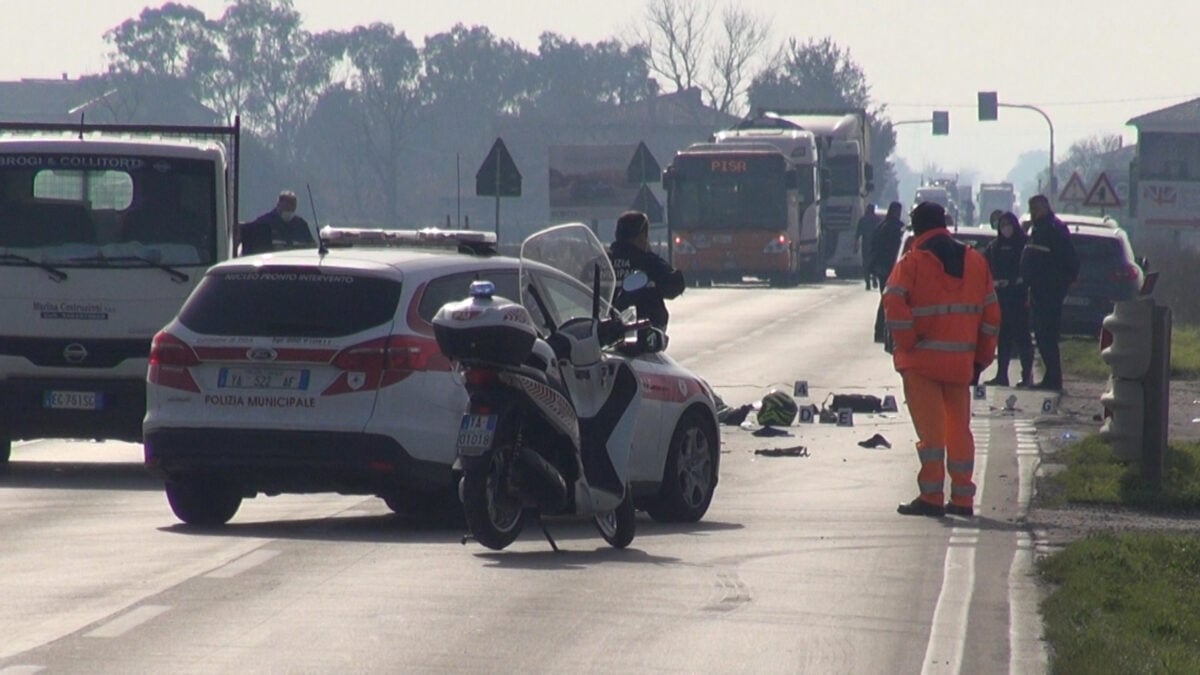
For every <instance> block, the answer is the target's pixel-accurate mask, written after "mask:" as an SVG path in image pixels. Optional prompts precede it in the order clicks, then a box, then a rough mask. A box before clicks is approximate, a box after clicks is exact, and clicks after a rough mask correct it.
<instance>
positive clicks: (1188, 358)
mask: <svg viewBox="0 0 1200 675" xmlns="http://www.w3.org/2000/svg"><path fill="white" fill-rule="evenodd" d="M1059 348H1060V350H1061V352H1062V365H1063V372H1065V373H1068V374H1071V375H1074V376H1076V377H1082V378H1085V379H1089V380H1103V379H1105V378H1107V377H1108V374H1109V372H1110V371H1109V368H1108V364H1107V363H1105V362H1104V359H1102V358H1100V344H1099V341H1098V340H1097V339H1096V338H1083V337H1070V338H1063V339H1062V341H1061V342H1059ZM1171 378H1172V379H1182V380H1195V379H1200V326H1173V327H1172V329H1171Z"/></svg>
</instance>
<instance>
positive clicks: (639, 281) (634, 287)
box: [621, 270, 650, 293]
mask: <svg viewBox="0 0 1200 675" xmlns="http://www.w3.org/2000/svg"><path fill="white" fill-rule="evenodd" d="M649 284H650V277H649V276H647V275H646V273H645V272H643V271H641V270H636V271H633V272H630V273H629V274H626V275H625V280H624V281H622V282H621V290H623V291H625V292H626V293H636V292H637V291H640V290H642V289H643V288H645V287H646V286H648V285H649Z"/></svg>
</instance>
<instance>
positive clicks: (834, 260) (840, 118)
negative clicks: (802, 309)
mask: <svg viewBox="0 0 1200 675" xmlns="http://www.w3.org/2000/svg"><path fill="white" fill-rule="evenodd" d="M759 114H760V116H773V117H777V118H778V119H781V120H784V121H786V122H788V123H789V124H792V125H794V126H796V127H797V128H800V129H804V130H806V131H810V132H812V134H813V135H814V136H815V137H816V140H817V151H818V155H819V162H818V169H819V172H820V175H821V176H822V180H821V182H822V188H823V191H822V194H821V202H820V221H821V255H822V257H823V258H824V265H825V266H826V267H832V268H833V270H834V272H835V273H836V274H837V276H838V277H842V278H855V279H861V278H862V259H861V257H860V255H859V254H858V253H856V252H855V250H854V238H855V230H856V228H857V226H858V220H859V218H861V217H862V216H863V214H864V213H866V209H867V205H868V204H869V195H870V194H871V192H872V191H874V189H875V185H874V184H873V183H872V181H873V180H874V175H873V174H874V171H873V169H872V167H871V163H870V157H871V127H870V123H869V120H868V119H867V111H866V110H864V109H862V108H787V109H778V110H763V111H760V113H759Z"/></svg>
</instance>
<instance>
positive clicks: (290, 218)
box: [239, 190, 317, 255]
mask: <svg viewBox="0 0 1200 675" xmlns="http://www.w3.org/2000/svg"><path fill="white" fill-rule="evenodd" d="M239 229H240V231H241V244H242V248H241V254H242V255H251V254H254V253H263V252H266V251H281V250H285V249H289V248H316V247H317V243H316V241H315V240H314V239H313V235H312V230H310V229H309V227H308V221H306V220H304V219H303V218H301V217H300V216H298V215H296V193H294V192H292V191H290V190H284V191H283V192H280V193H279V201H278V202H276V203H275V208H273V209H271V210H270V211H267V212H266V213H264V214H262V215H261V216H259V217H258V218H255V219H254V220H253V221H252V222H249V223H244V224H242V225H241V227H240V228H239Z"/></svg>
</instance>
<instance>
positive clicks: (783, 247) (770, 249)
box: [763, 234, 788, 253]
mask: <svg viewBox="0 0 1200 675" xmlns="http://www.w3.org/2000/svg"><path fill="white" fill-rule="evenodd" d="M787 252H788V239H787V237H786V236H784V235H782V234H781V235H779V236H778V237H776V238H775V239H772V240H771V242H770V243H769V244H767V245H766V246H764V247H763V253H787Z"/></svg>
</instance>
